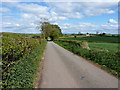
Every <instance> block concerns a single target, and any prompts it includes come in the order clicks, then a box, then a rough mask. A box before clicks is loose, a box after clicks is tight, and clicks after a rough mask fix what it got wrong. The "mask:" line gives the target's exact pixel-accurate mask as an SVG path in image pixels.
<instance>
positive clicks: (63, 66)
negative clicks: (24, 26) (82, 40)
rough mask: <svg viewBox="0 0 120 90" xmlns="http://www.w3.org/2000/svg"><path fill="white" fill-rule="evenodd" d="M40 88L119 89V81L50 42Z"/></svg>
mask: <svg viewBox="0 0 120 90" xmlns="http://www.w3.org/2000/svg"><path fill="white" fill-rule="evenodd" d="M40 88H118V79H117V78H115V77H114V76H112V75H110V74H109V73H107V72H105V71H104V70H102V69H100V68H98V67H96V66H95V65H93V64H91V63H89V62H87V61H86V60H84V59H83V58H81V57H79V56H77V55H74V54H72V53H71V52H69V51H67V50H65V49H64V48H62V47H60V46H59V45H57V44H55V43H54V42H48V44H47V49H46V52H45V61H44V66H43V72H42V80H41V83H40Z"/></svg>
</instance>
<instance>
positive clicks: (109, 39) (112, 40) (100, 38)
mask: <svg viewBox="0 0 120 90" xmlns="http://www.w3.org/2000/svg"><path fill="white" fill-rule="evenodd" d="M63 39H66V40H86V41H88V42H108V43H117V42H119V40H118V39H120V37H119V38H118V37H105V36H93V37H78V38H74V37H68V38H63Z"/></svg>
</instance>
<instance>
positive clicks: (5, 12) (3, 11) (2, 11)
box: [0, 7, 11, 15]
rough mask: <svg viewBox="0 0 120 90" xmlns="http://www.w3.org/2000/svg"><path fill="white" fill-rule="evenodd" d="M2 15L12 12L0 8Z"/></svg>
mask: <svg viewBox="0 0 120 90" xmlns="http://www.w3.org/2000/svg"><path fill="white" fill-rule="evenodd" d="M0 13H1V14H2V15H7V14H11V10H10V9H9V8H5V7H0Z"/></svg>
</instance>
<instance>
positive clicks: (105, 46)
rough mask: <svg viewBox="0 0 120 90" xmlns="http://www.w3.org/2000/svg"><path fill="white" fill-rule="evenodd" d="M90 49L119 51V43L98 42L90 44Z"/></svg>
mask: <svg viewBox="0 0 120 90" xmlns="http://www.w3.org/2000/svg"><path fill="white" fill-rule="evenodd" d="M88 44H89V47H90V48H91V49H101V50H108V51H118V46H119V44H118V43H96V42H89V43H88Z"/></svg>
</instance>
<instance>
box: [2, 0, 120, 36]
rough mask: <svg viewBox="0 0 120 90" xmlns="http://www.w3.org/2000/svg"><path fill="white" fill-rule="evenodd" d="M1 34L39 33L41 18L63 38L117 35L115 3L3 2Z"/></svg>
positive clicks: (102, 0)
mask: <svg viewBox="0 0 120 90" xmlns="http://www.w3.org/2000/svg"><path fill="white" fill-rule="evenodd" d="M0 16H1V17H2V18H0V21H1V22H0V28H2V30H1V31H2V32H14V33H40V30H38V29H37V28H36V27H37V26H40V23H39V22H40V21H41V20H42V19H41V18H45V19H47V20H48V21H49V22H50V23H51V24H57V25H59V27H60V28H61V30H62V32H63V33H64V34H75V33H76V34H77V33H79V32H81V33H96V32H99V33H108V34H118V0H109V1H107V0H106V2H105V0H89V1H88V2H87V0H86V1H83V0H81V1H78V0H76V1H75V0H74V1H72V0H70V1H65V0H61V1H54V0H53V1H50V0H39V1H38V0H34V1H33V0H28V1H27V0H26V2H24V1H22V0H4V1H2V3H0Z"/></svg>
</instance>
